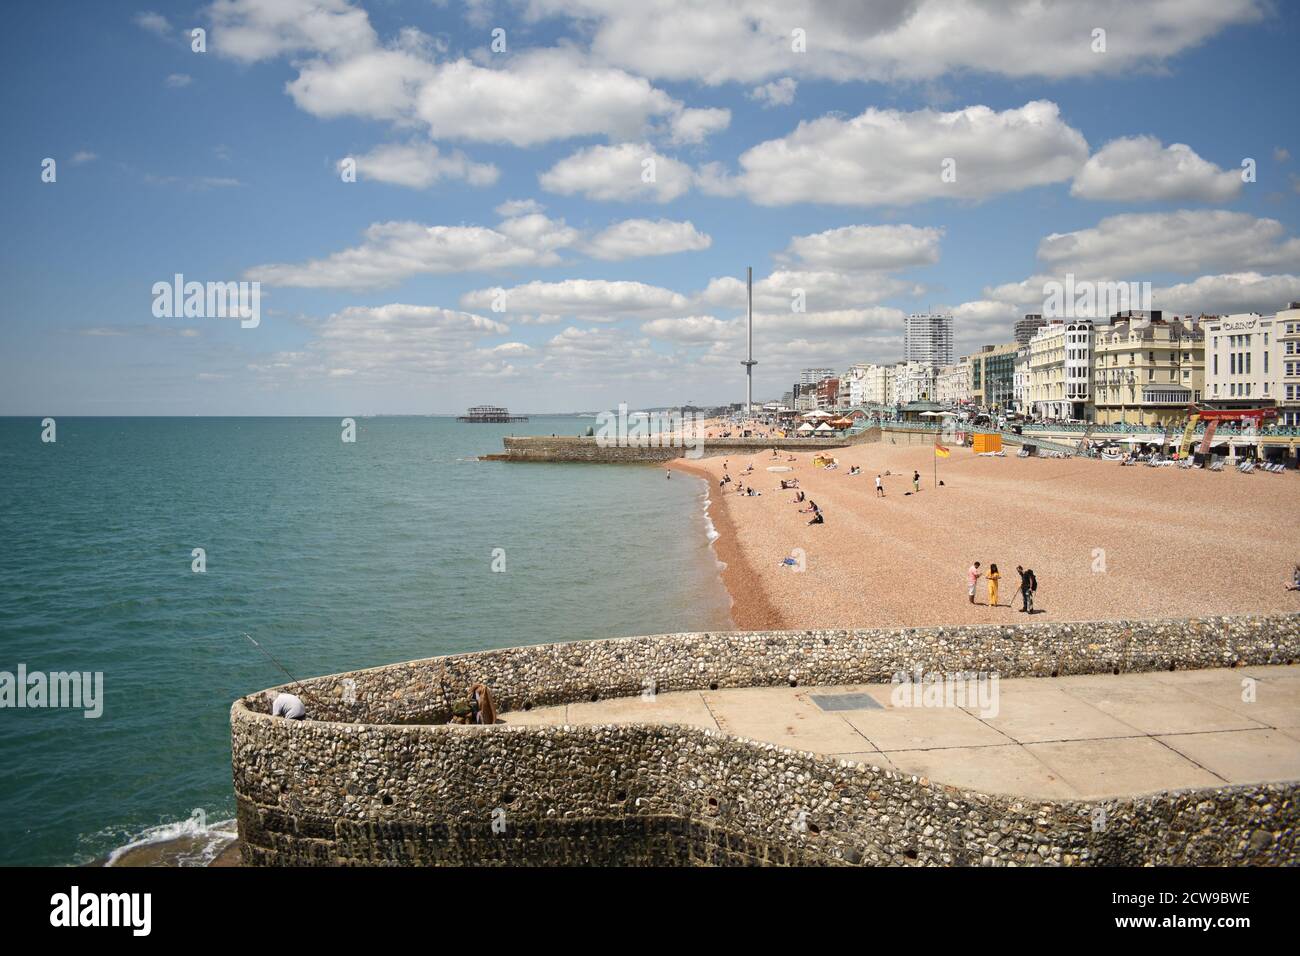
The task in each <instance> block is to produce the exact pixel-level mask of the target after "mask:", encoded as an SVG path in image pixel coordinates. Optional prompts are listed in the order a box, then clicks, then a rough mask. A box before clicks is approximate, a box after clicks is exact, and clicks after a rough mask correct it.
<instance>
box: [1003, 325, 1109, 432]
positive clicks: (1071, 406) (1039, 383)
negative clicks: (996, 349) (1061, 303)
mask: <svg viewBox="0 0 1300 956" xmlns="http://www.w3.org/2000/svg"><path fill="white" fill-rule="evenodd" d="M1092 336H1093V325H1092V321H1091V320H1090V319H1075V320H1071V321H1070V322H1065V321H1063V320H1061V319H1053V320H1052V321H1051V322H1050V323H1048V324H1047V325H1044V326H1043V327H1042V328H1040V329H1039V330H1038V331H1037V332H1035V333H1034V337H1033V338H1032V339H1030V341H1029V384H1028V390H1029V393H1028V408H1029V409H1030V411H1032V412H1033V414H1034V415H1035V416H1037V417H1039V418H1052V419H1077V420H1084V419H1086V418H1087V417H1088V416H1089V414H1090V409H1089V405H1090V403H1091V391H1092V390H1091V383H1092ZM1013 368H1014V366H1013ZM1013 377H1014V371H1013ZM1013 389H1014V382H1013Z"/></svg>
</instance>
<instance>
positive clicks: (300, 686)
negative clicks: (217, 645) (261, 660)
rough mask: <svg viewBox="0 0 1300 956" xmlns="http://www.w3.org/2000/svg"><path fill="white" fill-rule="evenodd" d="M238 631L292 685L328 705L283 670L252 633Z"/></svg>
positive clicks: (320, 702)
mask: <svg viewBox="0 0 1300 956" xmlns="http://www.w3.org/2000/svg"><path fill="white" fill-rule="evenodd" d="M240 633H242V634H243V635H244V637H247V638H248V639H249V641H251V642H252V644H253V646H254V647H256V648H257V649H258V650H259V651H261V652H262V653H263V654H265V655H266V659H267V660H269V661H270V662H271V663H272V664H274V665H275V666H276V667H278V668H279V669H280V672H281V673H282V674H284V676H285V677H287V678H289V680H290V681H292V682H293V684H294V685H295V686H296V687H297V688H298V689H299V690H301V691H302V692H303V693H304V694H306V695H307V696H308V697H310V698H311V699H312V700H314V701H316V703H318V704H325V706H327V707H328V706H329V704H327V703H326V702H325V701H323V700H321V699H320V698H319V697H317V696H316V695H315V694H313V693H312V692H311V691H309V690H308V689H307V688H306V687H303V685H302V682H301V681H299V680H298V678H296V677H294V676H293V675H292V674H290V673H289V672H288V671H287V670H285V667H284V665H283V664H281V663H280V662H279V661H277V660H276V659H275V658H274V657H272V656H271V652H270V651H268V650H267V649H266V648H265V647H263V646H262V645H261V644H259V643H257V641H255V640H253V637H252V635H250V634H248V633H247V632H246V631H241V632H240Z"/></svg>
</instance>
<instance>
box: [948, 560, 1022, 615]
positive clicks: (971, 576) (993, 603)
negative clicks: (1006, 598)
mask: <svg viewBox="0 0 1300 956" xmlns="http://www.w3.org/2000/svg"><path fill="white" fill-rule="evenodd" d="M1016 574H1017V575H1018V576H1019V579H1020V583H1019V585H1018V586H1017V593H1018V594H1019V595H1020V599H1021V604H1022V606H1021V607H1020V608H1018V610H1020V611H1023V612H1024V613H1026V614H1033V613H1034V592H1035V591H1037V590H1038V578H1037V576H1036V575H1035V574H1034V569H1033V568H1029V569H1028V570H1026V569H1025V568H1023V567H1022V566H1020V565H1018V564H1017V565H1016ZM981 577H982V578H984V579H985V580H986V581H987V582H988V606H989V607H998V584H999V583H1000V582H1001V580H1002V573H1001V572H1000V571H998V566H997V565H996V564H990V565H989V570H988V573H987V574H986V573H985V572H983V571H981V570H980V563H979V562H978V561H976V562H975V563H974V564H972V565H971V566H970V567H969V568H967V569H966V594H967V597H968V599H969V600H970V603H971V604H974V603H975V588H976V586H977V585H978V584H979V580H980V578H981ZM1010 606H1011V605H1009V604H1008V605H1007V607H1010Z"/></svg>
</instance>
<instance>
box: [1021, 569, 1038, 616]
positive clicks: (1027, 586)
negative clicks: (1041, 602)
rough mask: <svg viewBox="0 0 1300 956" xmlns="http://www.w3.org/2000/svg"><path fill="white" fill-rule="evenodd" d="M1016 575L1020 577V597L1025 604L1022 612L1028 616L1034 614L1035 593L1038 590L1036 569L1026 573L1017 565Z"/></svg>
mask: <svg viewBox="0 0 1300 956" xmlns="http://www.w3.org/2000/svg"><path fill="white" fill-rule="evenodd" d="M1016 573H1017V574H1019V575H1020V597H1021V600H1022V602H1023V604H1024V606H1023V607H1022V608H1020V610H1022V611H1024V612H1025V613H1026V614H1033V613H1034V592H1035V591H1037V590H1038V579H1037V578H1036V577H1034V569H1033V568H1030V569H1029V570H1028V571H1026V570H1025V569H1024V568H1022V567H1021V566H1020V565H1018V564H1017V565H1016Z"/></svg>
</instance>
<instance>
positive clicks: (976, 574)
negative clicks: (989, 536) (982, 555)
mask: <svg viewBox="0 0 1300 956" xmlns="http://www.w3.org/2000/svg"><path fill="white" fill-rule="evenodd" d="M979 579H980V563H979V562H978V561H976V562H975V563H974V564H972V565H971V566H970V567H969V568H967V569H966V584H967V588H966V592H967V594H968V595H969V597H970V603H971V604H974V603H975V585H976V583H977V582H978V581H979Z"/></svg>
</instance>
